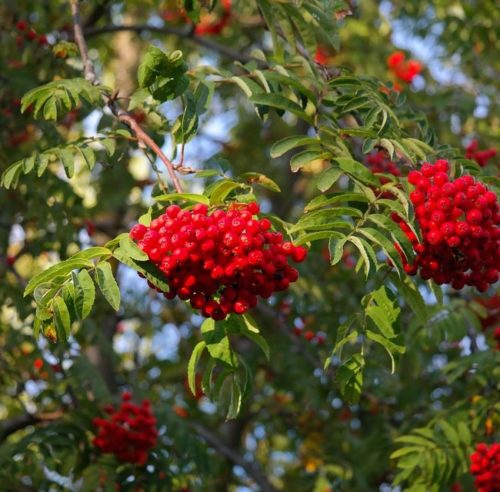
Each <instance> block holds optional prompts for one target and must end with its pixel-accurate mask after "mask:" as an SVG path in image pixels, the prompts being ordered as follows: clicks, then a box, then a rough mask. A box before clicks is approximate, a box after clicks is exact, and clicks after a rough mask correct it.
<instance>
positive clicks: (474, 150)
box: [465, 140, 497, 167]
mask: <svg viewBox="0 0 500 492" xmlns="http://www.w3.org/2000/svg"><path fill="white" fill-rule="evenodd" d="M478 148H479V142H478V141H477V140H472V142H471V143H470V144H469V145H467V147H466V148H465V157H466V158H467V159H472V160H473V161H476V162H477V163H478V164H479V165H480V166H481V167H484V166H486V165H487V164H488V161H489V160H490V159H493V157H495V156H496V155H497V151H496V150H495V149H493V148H491V149H486V150H478Z"/></svg>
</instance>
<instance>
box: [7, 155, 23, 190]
mask: <svg viewBox="0 0 500 492" xmlns="http://www.w3.org/2000/svg"><path fill="white" fill-rule="evenodd" d="M22 172H23V161H22V160H20V161H16V162H14V164H11V165H10V166H9V167H8V168H7V169H6V170H5V171H4V172H3V173H2V186H3V187H4V188H7V189H9V188H15V187H16V186H17V183H18V181H19V176H20V175H21V173H22Z"/></svg>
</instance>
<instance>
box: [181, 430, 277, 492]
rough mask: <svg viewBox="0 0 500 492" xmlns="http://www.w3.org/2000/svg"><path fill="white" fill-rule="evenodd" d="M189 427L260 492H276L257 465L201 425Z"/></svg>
mask: <svg viewBox="0 0 500 492" xmlns="http://www.w3.org/2000/svg"><path fill="white" fill-rule="evenodd" d="M190 426H191V427H192V428H193V429H194V430H195V431H196V433H197V434H198V435H199V436H200V437H201V438H203V439H204V440H205V442H206V443H207V444H208V445H209V446H210V447H212V448H213V449H215V450H216V451H217V452H219V453H220V454H221V455H223V456H225V457H226V458H228V459H229V460H230V461H231V462H232V463H234V464H235V465H238V466H241V468H243V469H244V470H245V471H246V472H247V474H248V476H249V477H251V478H252V479H253V480H254V481H255V483H256V484H257V485H258V486H259V488H260V490H261V491H262V492H277V489H276V488H274V487H273V486H272V485H271V484H270V483H269V480H268V479H267V477H266V476H265V475H264V473H263V472H262V470H261V468H260V466H258V465H257V463H252V462H250V461H247V460H246V459H245V458H243V457H242V456H241V455H240V454H238V453H237V452H236V451H235V450H234V449H233V448H231V447H229V446H228V445H227V444H226V443H224V442H223V441H222V440H221V439H220V438H219V436H217V435H216V434H214V433H213V432H212V431H210V430H209V429H207V428H206V427H204V426H203V425H201V424H199V423H197V422H192V423H190Z"/></svg>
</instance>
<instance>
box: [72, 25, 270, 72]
mask: <svg viewBox="0 0 500 492" xmlns="http://www.w3.org/2000/svg"><path fill="white" fill-rule="evenodd" d="M120 31H132V32H136V33H138V34H140V33H142V32H145V31H148V32H155V33H158V34H172V35H174V36H177V37H178V38H182V39H186V40H188V41H191V42H192V43H195V44H198V45H199V46H203V47H204V48H207V49H209V50H210V51H215V52H216V53H219V54H220V55H222V56H224V57H225V58H229V59H230V60H234V61H239V62H241V63H248V62H250V61H256V62H257V63H259V65H261V66H267V63H265V62H263V61H262V60H259V59H258V58H255V57H253V56H251V55H248V54H246V53H242V52H241V51H236V50H233V49H231V48H228V47H227V46H224V45H223V44H220V43H217V42H216V41H212V40H211V39H207V38H204V37H201V36H196V34H194V33H193V32H192V29H190V28H189V29H183V28H180V27H175V26H168V25H166V26H162V27H158V26H150V25H148V24H140V25H123V24H122V25H113V26H105V27H97V28H90V29H85V36H86V37H87V38H90V37H93V36H98V35H100V34H108V33H114V32H120ZM75 40H76V36H75Z"/></svg>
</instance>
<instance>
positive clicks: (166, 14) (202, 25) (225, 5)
mask: <svg viewBox="0 0 500 492" xmlns="http://www.w3.org/2000/svg"><path fill="white" fill-rule="evenodd" d="M221 8H222V13H221V14H220V15H218V14H215V13H208V14H204V15H202V16H201V19H200V22H199V23H198V24H196V26H195V28H194V33H195V34H196V35H197V36H207V35H208V36H213V35H217V34H220V33H221V32H222V30H223V29H224V28H225V27H226V26H227V25H228V24H229V22H230V20H231V16H232V14H231V9H232V0H221ZM161 15H162V17H163V18H164V19H165V20H166V21H167V22H176V21H183V22H185V23H187V24H190V23H191V19H190V18H189V17H188V16H187V13H186V11H185V10H184V9H183V8H180V9H179V8H174V9H166V10H164V11H163V12H162V14H161Z"/></svg>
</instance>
